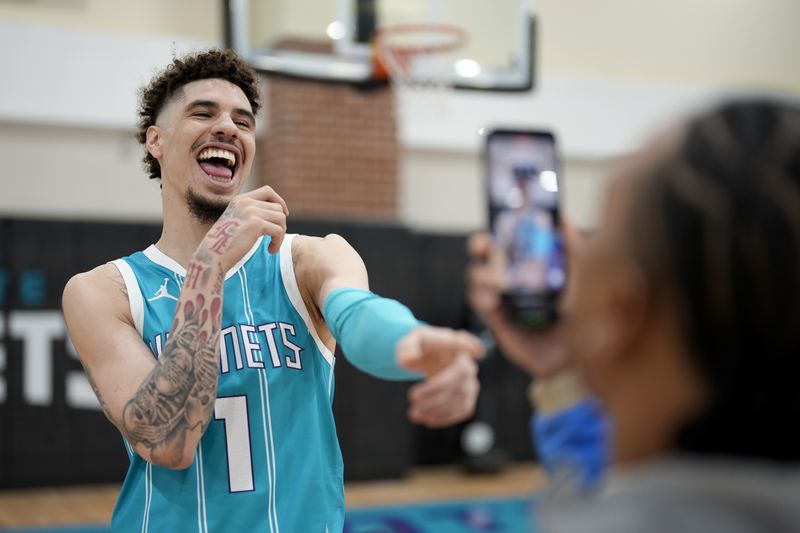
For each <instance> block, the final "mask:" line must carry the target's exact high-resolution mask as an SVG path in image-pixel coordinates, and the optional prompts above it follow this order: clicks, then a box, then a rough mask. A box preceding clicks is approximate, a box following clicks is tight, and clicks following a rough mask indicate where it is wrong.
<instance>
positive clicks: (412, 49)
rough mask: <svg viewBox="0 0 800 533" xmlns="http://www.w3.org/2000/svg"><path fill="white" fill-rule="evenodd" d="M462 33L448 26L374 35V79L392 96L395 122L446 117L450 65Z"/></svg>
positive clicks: (405, 28) (396, 29)
mask: <svg viewBox="0 0 800 533" xmlns="http://www.w3.org/2000/svg"><path fill="white" fill-rule="evenodd" d="M466 40H467V37H466V32H465V31H464V30H463V29H461V28H459V27H457V26H452V25H448V24H427V23H426V24H398V25H394V26H386V27H383V28H381V29H379V30H378V31H377V32H375V35H374V37H373V57H374V68H375V76H376V77H377V78H378V79H388V81H389V82H390V83H391V85H392V88H393V89H394V93H395V101H396V104H395V105H396V109H395V120H396V121H397V124H398V127H399V128H400V129H401V130H402V129H403V128H404V117H408V116H409V114H410V113H414V114H420V115H422V116H424V117H425V118H426V119H427V120H442V119H446V118H447V117H448V116H449V103H450V96H451V95H452V92H453V85H452V80H453V65H454V63H455V58H456V54H457V53H458V52H459V50H460V49H461V48H463V46H464V45H465V44H466Z"/></svg>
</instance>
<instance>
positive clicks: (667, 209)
mask: <svg viewBox="0 0 800 533" xmlns="http://www.w3.org/2000/svg"><path fill="white" fill-rule="evenodd" d="M634 210H635V211H636V212H635V214H634V219H633V222H635V223H632V224H631V225H630V230H631V231H632V232H633V234H634V239H635V242H636V243H637V245H636V249H637V251H638V255H639V256H640V258H641V262H642V263H643V264H644V265H645V271H646V272H649V274H650V277H651V278H653V279H657V280H661V281H662V282H667V283H666V284H663V286H665V287H668V288H669V290H670V291H671V294H672V295H673V296H675V297H677V298H678V300H679V301H680V302H681V307H682V309H681V313H680V314H681V317H682V319H683V323H682V330H683V333H684V335H685V338H686V340H687V341H688V345H689V347H690V359H691V363H693V364H694V366H695V368H696V369H697V370H699V371H700V373H701V375H703V376H704V377H705V379H706V381H707V383H708V384H709V386H710V389H711V405H710V406H709V407H708V409H707V410H706V411H705V412H704V413H701V414H700V415H699V416H698V417H697V418H696V419H694V420H691V421H690V422H689V423H687V424H686V425H685V426H684V427H683V428H681V430H680V431H679V434H678V435H677V447H678V449H680V450H682V451H684V452H693V453H700V454H721V455H733V456H745V457H758V458H768V459H772V460H775V461H786V462H792V461H798V460H800V434H798V433H795V432H794V431H791V430H790V429H787V423H789V421H796V420H800V394H799V393H798V392H797V376H798V375H799V374H800V108H798V107H796V106H793V105H790V104H788V103H786V102H780V101H772V100H767V99H744V100H738V101H732V102H729V103H727V104H725V105H722V106H721V107H719V108H717V109H715V110H713V111H711V112H709V113H707V114H705V115H702V116H699V117H698V118H696V119H694V120H693V121H691V122H690V123H689V125H688V128H687V132H686V136H685V139H684V140H683V142H682V144H681V145H680V146H679V147H678V148H677V151H676V153H675V154H674V155H673V156H672V157H671V158H669V159H668V160H666V161H665V162H664V163H663V164H662V165H661V166H660V168H658V169H657V170H656V172H654V173H653V175H652V179H650V180H649V181H648V183H647V184H646V185H645V187H644V188H643V189H642V192H641V194H640V195H639V198H637V202H636V207H634Z"/></svg>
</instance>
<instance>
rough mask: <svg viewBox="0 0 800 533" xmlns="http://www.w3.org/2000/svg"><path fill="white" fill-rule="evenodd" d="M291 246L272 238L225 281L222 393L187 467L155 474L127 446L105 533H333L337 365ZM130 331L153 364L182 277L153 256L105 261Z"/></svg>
mask: <svg viewBox="0 0 800 533" xmlns="http://www.w3.org/2000/svg"><path fill="white" fill-rule="evenodd" d="M293 238H294V236H293V235H288V236H287V237H286V239H285V240H284V242H283V245H282V246H281V249H280V252H279V253H278V254H275V255H272V254H269V253H268V252H267V246H268V244H269V242H268V237H265V238H262V239H259V241H258V242H257V243H256V244H255V245H254V246H253V248H252V249H251V250H250V252H249V253H248V254H247V255H245V257H243V258H242V260H241V261H240V262H239V263H238V264H237V265H236V266H234V267H233V268H232V269H231V270H230V271H229V272H227V274H226V276H225V288H224V300H223V302H224V303H223V312H222V331H221V339H220V351H219V385H218V389H217V400H216V404H215V406H214V412H213V415H212V418H211V421H210V423H209V426H208V429H207V430H206V432H205V434H204V435H203V438H202V439H201V441H200V444H199V445H198V447H197V453H196V454H195V460H194V463H193V464H192V466H190V467H189V468H187V469H185V470H171V469H168V468H162V467H159V466H156V465H153V464H151V463H148V462H147V461H145V460H144V459H142V458H141V457H140V456H139V455H138V454H137V453H136V452H135V450H134V449H133V448H132V447H131V445H130V444H129V443H128V442H125V447H126V449H127V452H128V455H129V457H130V467H129V469H128V473H127V476H126V478H125V483H124V484H123V486H122V491H121V492H120V495H119V500H118V501H117V505H116V508H115V509H114V515H113V518H112V522H111V527H112V530H113V531H125V532H128V531H130V532H134V531H135V532H137V533H147V532H162V531H165V532H176V531H178V532H179V531H193V532H199V533H205V532H216V531H232V532H242V531H246V532H253V531H258V532H269V533H278V532H280V531H283V532H284V533H296V532H303V531H308V532H314V533H320V532H326V531H327V532H334V531H335V532H339V531H341V530H342V528H343V523H344V488H343V476H342V474H343V466H342V456H341V451H340V450H339V442H338V439H337V437H336V428H335V426H334V420H333V412H332V408H331V403H332V400H333V387H334V379H333V367H334V363H335V361H334V357H333V354H332V353H331V351H330V350H328V348H327V347H326V346H325V345H324V344H323V343H322V342H321V341H320V339H319V337H318V336H317V333H316V331H315V329H314V327H313V323H312V321H311V318H310V316H309V313H308V310H307V309H306V307H305V305H304V304H303V299H302V297H301V296H300V291H299V290H298V287H297V281H296V279H295V275H294V264H293V262H292V252H291V250H292V248H291V246H292V240H293ZM113 264H115V265H116V266H117V268H118V269H119V271H120V273H121V274H122V277H123V278H124V280H125V284H126V286H127V289H128V299H129V302H130V306H131V315H132V317H133V321H134V325H135V326H136V329H137V330H138V331H139V333H140V334H141V336H142V339H143V340H144V342H145V343H146V344H147V345H148V346H149V347H150V349H151V350H152V352H153V354H154V357H158V355H159V354H160V353H161V350H162V348H163V347H164V345H165V344H166V342H167V339H168V336H169V328H170V326H171V324H172V319H173V314H174V312H175V306H176V304H177V300H178V296H179V294H180V287H181V284H182V283H183V280H184V276H185V275H186V272H185V269H184V268H183V267H181V266H180V265H179V264H178V263H177V262H176V261H174V260H173V259H171V258H170V257H168V256H166V255H165V254H163V253H162V252H161V251H160V250H158V248H156V247H155V246H150V247H149V248H147V249H146V250H144V251H143V252H137V253H135V254H133V255H131V256H128V257H126V258H123V259H118V260H116V261H113Z"/></svg>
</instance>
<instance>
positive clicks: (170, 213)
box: [156, 187, 213, 267]
mask: <svg viewBox="0 0 800 533" xmlns="http://www.w3.org/2000/svg"><path fill="white" fill-rule="evenodd" d="M172 196H174V195H172V194H170V193H169V191H167V190H166V187H165V188H164V190H163V192H162V205H163V212H164V225H163V227H162V229H161V237H160V238H159V239H158V242H157V243H156V246H157V247H158V249H159V250H161V251H162V252H164V253H165V254H167V255H168V256H169V257H171V258H172V259H174V260H175V261H177V262H178V263H179V264H180V265H181V266H183V267H186V265H188V264H189V261H191V259H192V256H193V255H194V252H195V250H197V247H198V246H199V245H200V242H201V241H202V240H203V238H204V237H205V235H206V233H208V230H209V229H211V226H212V225H213V223H203V222H200V221H199V220H198V219H197V218H195V217H194V216H193V215H192V214H191V213H190V212H189V206H188V205H187V204H186V199H185V198H177V197H172Z"/></svg>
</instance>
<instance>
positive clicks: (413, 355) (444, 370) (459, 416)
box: [292, 235, 483, 427]
mask: <svg viewBox="0 0 800 533" xmlns="http://www.w3.org/2000/svg"><path fill="white" fill-rule="evenodd" d="M293 244H294V247H293V250H292V254H293V256H294V257H295V274H296V276H297V279H298V283H299V284H300V286H301V292H303V293H304V298H305V300H306V304H307V306H308V307H310V308H314V309H316V310H317V313H316V315H317V317H318V331H319V330H320V329H321V330H322V331H321V332H320V336H321V337H322V338H325V337H326V336H327V337H328V338H331V337H332V338H335V339H336V341H337V342H339V344H340V345H341V347H342V350H343V352H344V353H345V355H346V356H347V358H348V359H349V360H350V361H351V362H352V363H353V364H354V365H355V366H356V367H358V368H359V369H361V370H363V371H365V372H367V373H369V374H372V375H374V376H376V377H380V378H383V379H395V380H397V379H401V380H414V379H420V378H424V381H422V382H421V383H419V384H417V385H415V386H414V387H412V389H411V390H410V391H409V400H410V404H411V405H410V409H409V417H410V418H411V419H412V420H413V421H415V422H418V423H422V424H425V425H428V426H432V427H434V426H436V427H438V426H444V425H449V424H452V423H455V422H458V421H461V420H464V419H465V418H468V417H469V416H471V415H472V413H473V410H474V407H475V401H476V399H477V394H478V389H479V386H478V381H477V377H476V376H477V365H476V363H475V359H477V358H479V357H480V356H481V355H482V353H483V347H482V345H481V344H480V342H479V341H477V339H475V338H474V337H472V336H471V335H469V334H467V333H465V332H455V331H452V330H448V329H445V328H432V327H428V326H424V325H423V324H421V323H420V322H419V321H418V320H417V319H416V318H414V315H413V314H412V313H411V311H410V310H409V309H408V308H407V307H406V306H404V305H403V304H401V303H400V302H397V301H395V300H390V299H387V298H382V297H380V296H378V295H376V294H374V293H372V292H370V291H369V287H368V280H367V272H366V268H365V267H364V263H363V261H362V260H361V257H359V255H358V254H357V253H356V251H355V250H353V248H352V247H351V246H350V245H349V244H348V243H347V242H346V241H345V240H344V239H342V238H341V237H339V236H338V235H329V236H327V237H325V238H324V239H319V238H313V237H298V238H296V239H295V241H294V243H293ZM323 315H324V316H323Z"/></svg>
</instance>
